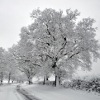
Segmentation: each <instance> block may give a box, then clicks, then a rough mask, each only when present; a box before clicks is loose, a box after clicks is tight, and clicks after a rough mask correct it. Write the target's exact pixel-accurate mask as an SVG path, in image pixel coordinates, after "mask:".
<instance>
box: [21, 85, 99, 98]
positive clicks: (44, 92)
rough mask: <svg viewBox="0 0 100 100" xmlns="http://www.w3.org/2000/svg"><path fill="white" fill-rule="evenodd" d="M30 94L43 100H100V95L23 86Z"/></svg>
mask: <svg viewBox="0 0 100 100" xmlns="http://www.w3.org/2000/svg"><path fill="white" fill-rule="evenodd" d="M22 87H23V88H24V89H26V90H27V91H28V92H30V94H32V95H34V96H35V97H38V98H40V99H41V100H100V95H99V94H95V93H93V92H92V93H88V92H86V91H81V90H72V89H65V88H61V87H59V88H56V87H52V86H44V85H37V84H34V85H30V86H29V85H23V86H22Z"/></svg>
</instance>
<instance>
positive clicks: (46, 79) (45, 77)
mask: <svg viewBox="0 0 100 100" xmlns="http://www.w3.org/2000/svg"><path fill="white" fill-rule="evenodd" d="M47 81H48V76H44V81H43V85H45V84H46V83H47Z"/></svg>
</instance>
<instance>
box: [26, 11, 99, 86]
mask: <svg viewBox="0 0 100 100" xmlns="http://www.w3.org/2000/svg"><path fill="white" fill-rule="evenodd" d="M79 14H80V13H79V12H78V11H77V10H75V11H71V10H70V9H67V10H66V14H64V13H63V11H55V10H54V9H45V10H43V11H41V10H39V9H37V10H33V12H32V14H31V17H32V18H33V19H34V22H33V23H32V24H31V25H30V26H29V27H28V29H27V30H26V31H27V32H26V35H27V36H28V40H29V41H28V43H29V44H30V43H32V44H33V46H34V47H35V51H36V53H37V52H38V56H42V55H45V56H46V60H48V59H50V60H51V62H52V63H51V68H52V69H53V70H54V74H55V81H56V86H57V85H59V72H60V70H61V69H64V70H65V71H66V72H70V71H72V72H74V71H75V70H76V69H77V68H78V66H81V68H82V69H88V70H90V69H91V64H92V59H94V60H96V59H97V58H98V57H99V52H98V50H99V47H100V46H99V45H98V41H97V40H96V39H95V35H96V28H95V27H93V23H94V22H95V21H94V19H91V18H84V19H82V20H81V21H79V22H77V20H76V19H77V16H79ZM27 48H28V47H27ZM24 50H25V49H24ZM71 74H72V73H71Z"/></svg>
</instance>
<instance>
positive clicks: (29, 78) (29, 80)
mask: <svg viewBox="0 0 100 100" xmlns="http://www.w3.org/2000/svg"><path fill="white" fill-rule="evenodd" d="M28 83H29V85H30V84H32V78H31V77H28Z"/></svg>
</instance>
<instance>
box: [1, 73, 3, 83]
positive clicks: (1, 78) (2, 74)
mask: <svg viewBox="0 0 100 100" xmlns="http://www.w3.org/2000/svg"><path fill="white" fill-rule="evenodd" d="M2 84H3V72H1V85H2Z"/></svg>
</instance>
